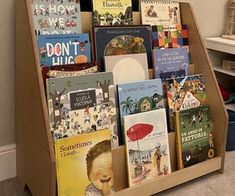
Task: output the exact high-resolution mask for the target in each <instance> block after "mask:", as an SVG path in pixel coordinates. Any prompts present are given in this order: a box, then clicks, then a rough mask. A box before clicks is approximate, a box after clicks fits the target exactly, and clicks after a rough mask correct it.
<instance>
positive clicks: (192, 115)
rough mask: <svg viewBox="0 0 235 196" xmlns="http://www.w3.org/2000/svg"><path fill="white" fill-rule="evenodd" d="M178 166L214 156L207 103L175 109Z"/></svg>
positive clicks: (181, 166)
mask: <svg viewBox="0 0 235 196" xmlns="http://www.w3.org/2000/svg"><path fill="white" fill-rule="evenodd" d="M175 117H176V125H175V127H176V135H177V136H176V138H177V142H176V144H177V155H178V168H179V169H183V168H185V167H188V166H191V165H193V164H196V163H199V162H201V161H204V160H206V159H209V158H213V157H214V154H215V152H214V145H213V123H212V120H211V112H210V107H209V106H208V105H204V106H199V107H196V108H191V109H188V110H182V111H177V112H176V113H175Z"/></svg>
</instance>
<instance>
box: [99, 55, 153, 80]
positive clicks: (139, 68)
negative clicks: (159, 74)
mask: <svg viewBox="0 0 235 196" xmlns="http://www.w3.org/2000/svg"><path fill="white" fill-rule="evenodd" d="M104 62H105V70H106V71H108V72H112V73H113V77H114V84H123V83H129V82H137V81H142V80H148V79H149V71H148V59H147V54H146V53H140V54H125V55H115V56H105V57H104ZM126 73H131V74H126Z"/></svg>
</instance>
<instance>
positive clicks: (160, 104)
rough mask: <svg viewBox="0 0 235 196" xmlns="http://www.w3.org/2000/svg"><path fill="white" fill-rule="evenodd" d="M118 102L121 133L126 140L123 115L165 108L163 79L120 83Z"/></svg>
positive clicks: (118, 86)
mask: <svg viewBox="0 0 235 196" xmlns="http://www.w3.org/2000/svg"><path fill="white" fill-rule="evenodd" d="M117 88H118V104H119V115H120V123H121V130H122V131H121V135H122V140H123V142H124V134H123V133H124V128H123V116H125V115H130V114H136V113H140V112H147V111H151V110H155V109H159V108H164V101H163V90H162V82H161V79H153V80H145V81H141V82H134V83H127V84H119V85H117Z"/></svg>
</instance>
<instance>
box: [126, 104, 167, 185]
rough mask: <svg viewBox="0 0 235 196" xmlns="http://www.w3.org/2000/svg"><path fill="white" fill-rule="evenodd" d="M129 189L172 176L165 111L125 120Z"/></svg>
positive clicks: (141, 114) (132, 116) (152, 112)
mask: <svg viewBox="0 0 235 196" xmlns="http://www.w3.org/2000/svg"><path fill="white" fill-rule="evenodd" d="M124 129H125V139H126V154H127V168H128V181H129V186H134V185H139V184H142V183H145V182H147V181H149V180H153V179H157V178H158V177H160V176H164V175H167V174H169V173H171V163H170V153H169V143H168V134H167V123H166V112H165V109H164V108H161V109H158V110H152V111H148V112H143V113H138V114H132V115H127V116H124Z"/></svg>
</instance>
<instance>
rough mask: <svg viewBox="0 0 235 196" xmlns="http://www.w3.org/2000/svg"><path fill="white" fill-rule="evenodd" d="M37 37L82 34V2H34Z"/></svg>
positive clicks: (34, 22)
mask: <svg viewBox="0 0 235 196" xmlns="http://www.w3.org/2000/svg"><path fill="white" fill-rule="evenodd" d="M31 9H32V18H33V25H34V32H35V35H36V36H38V35H50V34H74V33H81V32H82V31H81V17H80V1H79V0H72V1H68V0H66V1H58V0H47V1H46V0H32V1H31Z"/></svg>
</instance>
